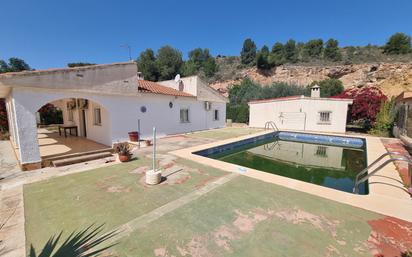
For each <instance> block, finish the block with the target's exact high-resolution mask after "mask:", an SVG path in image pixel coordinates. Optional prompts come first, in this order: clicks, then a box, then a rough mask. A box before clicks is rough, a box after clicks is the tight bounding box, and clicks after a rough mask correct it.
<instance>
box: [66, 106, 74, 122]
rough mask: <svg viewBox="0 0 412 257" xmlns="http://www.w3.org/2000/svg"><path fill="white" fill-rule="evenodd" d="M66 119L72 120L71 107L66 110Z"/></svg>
mask: <svg viewBox="0 0 412 257" xmlns="http://www.w3.org/2000/svg"><path fill="white" fill-rule="evenodd" d="M67 120H68V121H73V110H72V109H69V110H67Z"/></svg>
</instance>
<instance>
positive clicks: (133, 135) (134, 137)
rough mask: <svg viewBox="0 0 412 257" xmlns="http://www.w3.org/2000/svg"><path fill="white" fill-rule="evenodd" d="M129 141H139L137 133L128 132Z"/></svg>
mask: <svg viewBox="0 0 412 257" xmlns="http://www.w3.org/2000/svg"><path fill="white" fill-rule="evenodd" d="M129 140H130V141H132V142H138V141H139V132H137V131H132V132H129Z"/></svg>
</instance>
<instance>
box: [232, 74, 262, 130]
mask: <svg viewBox="0 0 412 257" xmlns="http://www.w3.org/2000/svg"><path fill="white" fill-rule="evenodd" d="M261 89H262V87H261V86H260V85H259V84H256V83H254V82H253V81H252V80H250V79H249V78H245V79H243V80H242V82H241V83H240V84H236V85H233V86H231V87H229V91H228V93H229V104H228V105H227V108H226V116H227V118H228V119H232V120H233V121H235V122H242V123H246V122H248V121H249V105H248V104H247V103H248V102H249V101H251V100H255V99H259V98H260V97H261Z"/></svg>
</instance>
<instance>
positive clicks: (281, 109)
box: [249, 85, 353, 133]
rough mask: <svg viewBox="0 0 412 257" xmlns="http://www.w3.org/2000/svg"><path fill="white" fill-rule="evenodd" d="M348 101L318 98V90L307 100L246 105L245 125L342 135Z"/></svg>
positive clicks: (305, 98)
mask: <svg viewBox="0 0 412 257" xmlns="http://www.w3.org/2000/svg"><path fill="white" fill-rule="evenodd" d="M352 102H353V101H352V99H340V98H323V97H320V87H319V86H317V85H315V86H313V87H312V89H311V97H305V96H303V95H302V96H290V97H281V98H273V99H264V100H256V101H251V102H249V110H250V111H249V126H250V127H257V128H264V127H265V126H267V125H269V124H268V122H273V123H274V124H275V126H276V127H277V128H278V129H279V130H302V131H318V132H340V133H342V132H345V131H346V120H347V113H348V106H349V105H350V104H352Z"/></svg>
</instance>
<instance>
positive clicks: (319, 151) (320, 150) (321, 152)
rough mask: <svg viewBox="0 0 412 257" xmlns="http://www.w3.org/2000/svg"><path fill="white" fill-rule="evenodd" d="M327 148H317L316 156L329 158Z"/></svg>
mask: <svg viewBox="0 0 412 257" xmlns="http://www.w3.org/2000/svg"><path fill="white" fill-rule="evenodd" d="M327 149H328V148H327V147H326V146H318V147H317V148H316V152H315V155H316V156H319V157H328V155H327Z"/></svg>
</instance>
